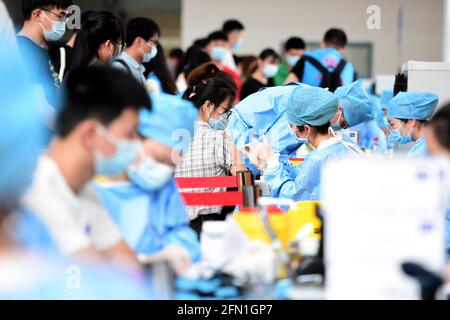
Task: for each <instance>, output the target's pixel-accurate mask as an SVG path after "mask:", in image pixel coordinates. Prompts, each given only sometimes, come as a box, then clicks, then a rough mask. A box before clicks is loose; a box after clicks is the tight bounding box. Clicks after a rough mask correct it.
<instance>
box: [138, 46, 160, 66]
mask: <svg viewBox="0 0 450 320" xmlns="http://www.w3.org/2000/svg"><path fill="white" fill-rule="evenodd" d="M144 43H145V45H146V46H148V47H150V45H149V44H148V43H147V42H144ZM139 49H140V48H139ZM140 50H141V52H142V55H143V56H142V62H144V63H148V62H150V61H151V60H152V59H153V58H155V57H156V55H157V54H158V48H157V47H156V45H154V46H153V47H152V49H151V51H150V52H149V53H145V52H144V50H142V49H140Z"/></svg>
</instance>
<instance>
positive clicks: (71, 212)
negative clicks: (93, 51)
mask: <svg viewBox="0 0 450 320" xmlns="http://www.w3.org/2000/svg"><path fill="white" fill-rule="evenodd" d="M64 90H65V98H64V99H65V100H64V102H63V108H62V110H61V112H60V114H59V117H58V119H57V123H56V134H57V135H56V136H55V137H54V138H53V140H52V142H51V144H50V146H49V149H48V151H47V152H46V153H45V154H43V155H42V156H41V157H40V159H39V161H38V165H37V169H36V171H35V174H34V179H33V183H32V186H31V187H30V189H29V190H28V191H27V193H26V195H25V197H24V198H23V204H24V206H25V207H26V208H27V209H29V210H30V211H31V212H33V213H34V214H35V215H36V216H38V217H39V218H40V219H41V220H42V221H43V222H44V223H45V224H46V226H47V228H48V229H49V232H50V233H51V235H52V237H53V239H54V240H55V242H56V244H57V246H58V248H59V249H60V251H61V253H62V254H63V255H64V256H66V257H69V258H83V259H85V258H88V259H94V260H98V261H99V262H113V263H117V264H118V265H123V266H126V267H130V268H132V269H135V270H138V263H137V260H136V258H135V256H134V253H133V251H132V250H131V249H130V248H129V247H128V246H127V245H126V244H125V242H124V241H123V240H122V237H121V235H120V233H119V231H118V229H117V228H116V226H115V225H114V224H113V222H112V221H111V219H110V217H109V215H108V213H107V211H106V209H105V208H104V207H103V205H102V204H101V202H100V200H99V199H98V198H97V196H96V194H95V192H94V190H93V189H92V186H91V183H90V181H91V180H92V178H93V177H94V176H95V175H101V176H115V175H117V174H121V173H123V172H125V171H126V169H127V168H128V166H130V165H131V164H132V163H133V162H134V160H135V159H136V157H137V155H138V152H139V149H140V143H139V140H138V135H137V131H136V130H137V127H138V124H139V116H138V113H139V110H140V108H141V107H147V108H151V102H150V99H149V97H148V95H147V93H146V91H145V89H144V88H143V87H142V86H141V85H140V84H139V83H138V82H137V81H135V80H134V79H133V78H132V77H130V76H129V75H127V74H126V73H124V72H122V71H120V70H117V69H114V68H109V67H105V66H103V67H89V68H88V67H85V68H80V69H78V70H75V71H73V72H72V73H71V74H70V75H69V76H68V78H67V82H66V85H65V88H64Z"/></svg>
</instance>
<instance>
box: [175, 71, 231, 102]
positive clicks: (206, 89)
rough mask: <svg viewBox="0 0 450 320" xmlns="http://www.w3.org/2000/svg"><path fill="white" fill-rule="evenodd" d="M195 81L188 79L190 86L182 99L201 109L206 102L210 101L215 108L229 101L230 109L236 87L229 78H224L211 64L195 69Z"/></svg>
mask: <svg viewBox="0 0 450 320" xmlns="http://www.w3.org/2000/svg"><path fill="white" fill-rule="evenodd" d="M197 70H198V72H197V71H194V72H195V73H196V75H195V79H192V77H190V79H189V82H190V84H192V86H190V87H189V88H188V89H187V90H186V92H185V93H184V94H183V99H185V100H189V101H191V102H192V103H193V104H194V106H196V107H197V108H199V109H200V108H201V107H202V106H203V105H204V104H205V102H206V101H208V100H209V101H211V102H212V103H213V104H214V107H215V108H218V107H219V105H220V104H221V103H222V102H224V101H225V100H226V99H227V98H229V99H230V105H229V108H231V106H232V104H233V101H234V98H235V97H236V85H234V83H233V80H232V79H231V78H227V77H224V75H223V73H224V72H222V71H220V70H219V69H218V68H217V67H216V66H215V65H214V64H213V63H209V64H204V65H202V66H200V67H198V68H197Z"/></svg>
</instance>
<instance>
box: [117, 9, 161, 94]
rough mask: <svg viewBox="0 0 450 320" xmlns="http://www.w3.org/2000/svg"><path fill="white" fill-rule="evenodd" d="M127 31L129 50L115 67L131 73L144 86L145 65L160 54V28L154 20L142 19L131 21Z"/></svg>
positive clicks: (118, 60) (123, 53)
mask: <svg viewBox="0 0 450 320" xmlns="http://www.w3.org/2000/svg"><path fill="white" fill-rule="evenodd" d="M125 30H126V32H125V33H126V43H127V48H126V49H125V51H124V52H122V54H121V55H119V57H118V58H117V59H116V60H115V62H114V63H113V66H115V67H118V68H121V69H123V70H124V71H127V72H129V73H130V74H131V75H132V76H133V77H135V78H136V79H137V80H138V81H139V82H140V83H142V84H143V85H144V84H145V76H144V73H145V67H144V65H143V64H144V63H148V62H150V61H151V60H152V59H153V58H155V57H156V54H157V53H158V49H157V44H158V41H159V36H160V30H159V27H158V25H157V24H156V23H155V22H154V21H153V20H151V19H148V18H141V17H140V18H134V19H131V20H130V21H129V22H128V23H127V25H126V27H125Z"/></svg>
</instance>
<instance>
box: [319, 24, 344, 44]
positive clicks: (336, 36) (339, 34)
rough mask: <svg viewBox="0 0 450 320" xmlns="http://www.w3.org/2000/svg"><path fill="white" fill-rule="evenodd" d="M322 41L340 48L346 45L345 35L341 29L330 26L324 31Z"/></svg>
mask: <svg viewBox="0 0 450 320" xmlns="http://www.w3.org/2000/svg"><path fill="white" fill-rule="evenodd" d="M323 42H325V44H326V45H327V46H330V47H334V48H336V49H342V48H344V47H345V46H346V45H347V35H346V34H345V32H344V30H342V29H337V28H332V29H329V30H328V31H327V32H326V33H325V36H324V37H323Z"/></svg>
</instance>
